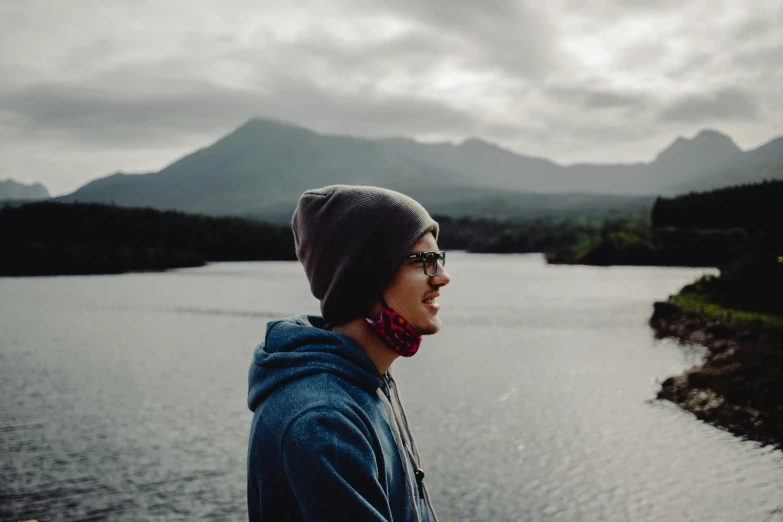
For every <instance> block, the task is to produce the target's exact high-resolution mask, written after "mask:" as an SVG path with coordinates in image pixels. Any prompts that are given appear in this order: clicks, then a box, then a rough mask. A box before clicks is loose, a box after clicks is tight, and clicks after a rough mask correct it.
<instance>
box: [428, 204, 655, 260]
mask: <svg viewBox="0 0 783 522" xmlns="http://www.w3.org/2000/svg"><path fill="white" fill-rule="evenodd" d="M435 219H436V220H437V221H438V223H439V224H440V227H441V235H440V238H439V241H438V243H439V245H440V246H441V248H444V249H450V250H467V251H469V252H478V253H530V252H544V253H546V254H550V255H554V254H555V253H556V252H559V251H562V250H564V249H569V248H584V249H589V247H590V245H591V244H592V243H593V242H595V241H596V240H597V239H600V238H602V237H609V236H610V235H612V234H614V233H631V234H640V235H641V234H645V233H647V231H648V230H649V228H650V217H649V212H645V211H642V212H613V213H596V214H587V215H581V216H575V217H561V218H541V219H532V220H524V221H514V220H496V219H490V218H471V217H460V218H453V217H448V216H435Z"/></svg>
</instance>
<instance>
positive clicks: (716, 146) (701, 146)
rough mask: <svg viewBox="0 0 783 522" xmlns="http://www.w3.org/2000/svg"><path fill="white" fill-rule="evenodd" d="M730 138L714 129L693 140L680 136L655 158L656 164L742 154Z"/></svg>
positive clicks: (699, 134) (703, 131) (703, 132)
mask: <svg viewBox="0 0 783 522" xmlns="http://www.w3.org/2000/svg"><path fill="white" fill-rule="evenodd" d="M741 151H742V149H740V148H739V147H738V146H737V144H736V143H734V140H732V139H731V138H730V137H729V136H727V135H725V134H723V133H720V132H718V131H716V130H712V129H704V130H701V131H700V132H699V133H698V134H697V135H696V136H694V137H693V138H690V139H689V138H684V137H682V136H678V137H677V139H676V140H674V142H673V143H672V144H671V145H669V146H668V147H666V148H665V149H664V150H662V151H661V152H660V153H659V154H658V156H657V157H656V158H655V162H656V163H680V162H681V161H682V160H683V159H684V158H685V157H688V156H704V155H714V156H717V157H721V158H727V157H728V156H730V155H732V154H734V153H736V152H741Z"/></svg>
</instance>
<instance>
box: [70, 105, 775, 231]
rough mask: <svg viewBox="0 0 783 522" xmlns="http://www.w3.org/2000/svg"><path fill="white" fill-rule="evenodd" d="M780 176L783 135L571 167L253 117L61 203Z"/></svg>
mask: <svg viewBox="0 0 783 522" xmlns="http://www.w3.org/2000/svg"><path fill="white" fill-rule="evenodd" d="M779 178H783V138H778V139H776V140H773V141H771V142H769V143H767V144H766V145H764V146H762V147H759V148H757V149H755V150H750V151H742V150H741V149H740V148H739V147H738V146H737V145H736V144H735V143H734V141H733V140H732V139H731V138H729V137H728V136H726V135H724V134H721V133H719V132H716V131H713V130H704V131H702V132H700V133H699V134H698V135H697V136H695V137H694V138H692V139H686V138H682V137H680V138H677V139H676V140H675V141H674V142H673V143H672V144H671V145H670V146H669V147H667V148H666V149H664V150H663V151H661V152H660V153H659V154H658V155H657V156H656V158H655V159H654V160H653V161H652V162H649V163H635V164H606V165H600V164H576V165H570V166H565V165H560V164H558V163H556V162H553V161H550V160H547V159H544V158H537V157H530V156H524V155H520V154H517V153H514V152H511V151H509V150H506V149H503V148H501V147H499V146H497V145H494V144H492V143H488V142H486V141H482V140H479V139H469V140H466V141H464V142H462V143H459V144H454V143H434V144H432V143H419V142H417V141H414V140H412V139H408V138H389V139H380V140H373V139H365V138H359V137H350V136H340V135H325V134H319V133H316V132H313V131H311V130H309V129H306V128H303V127H299V126H295V125H290V124H286V123H282V122H278V121H273V120H268V119H252V120H249V121H248V122H247V123H245V124H244V125H242V126H241V127H239V128H238V129H236V130H235V131H233V132H232V133H230V134H229V135H227V136H225V137H223V138H221V139H219V140H218V141H217V142H215V143H214V144H212V145H210V146H207V147H205V148H202V149H200V150H197V151H195V152H193V153H192V154H189V155H187V156H185V157H183V158H181V159H179V160H177V161H175V162H174V163H172V164H170V165H169V166H167V167H165V168H164V169H163V170H161V171H159V172H154V173H148V174H133V175H130V174H123V173H116V174H113V175H110V176H107V177H105V178H101V179H98V180H95V181H92V182H90V183H88V184H86V185H84V186H83V187H81V188H79V189H78V190H77V191H75V192H74V193H72V194H70V195H68V196H64V197H62V198H58V199H60V200H62V201H81V202H102V203H108V202H112V203H115V204H117V205H123V206H148V207H153V208H161V209H179V210H183V211H187V212H199V213H205V214H235V215H253V216H257V217H262V218H267V219H276V220H283V219H288V218H290V214H291V211H292V209H293V207H294V205H295V204H296V200H297V198H298V197H299V195H300V194H301V193H302V192H303V191H304V190H306V189H308V188H313V187H319V186H324V185H329V184H334V183H344V184H356V185H378V186H383V187H388V188H391V189H395V190H399V191H402V192H405V193H407V194H410V195H411V196H413V197H415V198H416V199H418V200H420V201H421V202H422V203H423V204H425V205H426V206H427V207H428V209H431V211H432V212H444V213H450V214H460V213H462V214H466V213H472V214H474V215H475V214H486V215H495V216H496V217H498V216H499V217H503V215H504V214H509V215H516V214H518V213H519V211H520V208H521V207H525V208H526V209H527V211H529V212H532V214H533V215H537V214H542V213H544V214H546V213H547V212H549V211H553V212H555V211H557V212H559V211H561V210H564V209H565V210H568V209H569V208H572V209H574V210H575V211H576V210H577V209H578V210H579V211H585V210H587V211H589V210H595V211H605V210H632V209H638V208H642V207H649V205H651V204H652V201H653V199H654V196H655V195H657V194H664V195H675V194H679V193H684V192H688V191H694V190H706V189H711V188H715V187H717V186H725V185H731V184H737V183H747V182H752V181H761V180H762V179H779Z"/></svg>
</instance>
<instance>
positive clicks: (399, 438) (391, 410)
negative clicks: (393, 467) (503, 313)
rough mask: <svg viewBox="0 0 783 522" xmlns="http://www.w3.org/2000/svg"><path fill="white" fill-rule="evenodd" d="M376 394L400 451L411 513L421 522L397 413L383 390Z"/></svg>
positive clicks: (417, 521)
mask: <svg viewBox="0 0 783 522" xmlns="http://www.w3.org/2000/svg"><path fill="white" fill-rule="evenodd" d="M376 394H377V395H378V397H379V398H380V399H381V402H382V403H383V406H384V407H385V408H386V414H387V415H388V416H389V421H390V422H389V423H390V424H391V429H392V435H394V442H395V443H396V444H397V451H399V452H400V460H402V466H403V469H404V471H405V477H406V481H407V482H408V491H409V493H410V497H411V503H412V504H413V513H414V515H415V516H416V522H421V516H420V515H419V508H418V502H417V501H416V493H415V490H416V488H415V487H414V485H413V484H412V483H411V481H410V476H411V475H410V462H409V459H408V458H407V457H406V456H405V453H406V451H405V446H404V444H403V442H402V435H401V433H400V428H399V426H398V425H397V415H395V413H394V407H393V406H392V404H391V402H390V401H389V399H387V398H386V395H385V394H384V393H383V391H382V390H381V389H380V388H378V389H377V390H376Z"/></svg>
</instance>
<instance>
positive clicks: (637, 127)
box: [0, 0, 783, 193]
mask: <svg viewBox="0 0 783 522" xmlns="http://www.w3.org/2000/svg"><path fill="white" fill-rule="evenodd" d="M311 4H312V3H306V2H293V1H292V2H287V3H280V2H258V1H250V0H223V1H219V2H218V1H216V0H191V1H189V2H184V1H182V2H175V1H172V2H153V1H130V0H127V1H119V2H112V3H106V2H98V1H93V0H73V1H71V2H58V3H53V2H48V1H44V0H32V1H28V2H26V3H19V2H8V3H6V4H4V5H2V6H0V44H2V46H1V47H0V49H3V50H2V51H0V76H2V77H3V78H4V79H7V80H4V81H3V82H2V83H0V139H2V143H3V147H2V148H0V178H3V177H13V178H16V179H19V180H23V181H33V180H40V181H42V182H44V183H45V184H46V185H47V186H49V187H50V188H51V189H52V191H53V192H55V193H63V192H68V191H70V190H73V189H75V188H76V187H77V186H79V185H81V184H82V183H84V182H86V181H87V180H89V179H91V178H95V177H99V176H102V175H105V174H107V173H109V172H112V171H115V170H125V171H149V170H156V169H159V168H161V167H162V166H163V165H165V164H166V163H169V162H171V161H173V160H175V159H177V157H178V156H180V155H182V154H185V153H187V152H189V151H191V150H193V149H195V148H197V147H200V146H204V145H206V144H208V143H210V142H211V141H214V140H215V139H217V138H218V137H220V136H221V135H222V134H224V133H227V132H229V131H230V130H232V129H233V128H234V127H237V126H239V125H240V124H242V123H243V122H244V121H245V120H247V119H248V118H250V117H253V116H267V117H272V118H277V119H281V120H286V121H290V122H293V123H297V124H301V125H305V126H308V127H311V128H314V129H316V130H319V131H322V132H335V133H347V134H354V135H361V136H370V137H378V136H390V135H408V136H415V137H418V138H420V139H425V140H446V139H448V140H462V139H465V138H467V137H470V136H478V137H481V138H482V139H485V140H490V141H496V142H498V143H500V144H501V145H503V146H506V147H508V148H511V149H514V150H516V151H518V152H521V153H525V154H531V155H536V156H545V157H549V158H552V159H554V160H556V161H561V162H573V161H604V162H612V161H633V160H645V159H650V158H651V157H653V156H654V155H655V154H656V153H657V152H658V151H659V150H660V149H661V148H662V147H664V146H666V145H667V144H668V143H669V142H671V141H672V140H673V139H674V138H675V137H676V136H677V135H678V134H685V135H692V134H694V133H696V132H697V131H698V130H699V129H701V128H704V127H710V128H717V129H719V130H721V131H723V132H726V133H729V134H731V135H732V137H733V138H734V139H735V140H736V141H737V142H738V143H739V144H740V145H741V146H744V147H750V146H756V145H758V144H760V143H761V142H763V141H765V140H766V139H769V138H771V137H773V136H776V135H779V134H782V133H783V122H781V121H780V118H779V117H776V115H779V114H783V94H781V90H780V89H779V88H778V86H779V85H781V82H783V72H782V71H783V68H782V67H780V64H782V63H783V32H781V31H780V30H779V27H780V23H781V21H783V4H781V3H780V2H778V1H777V0H767V1H765V0H759V1H758V2H754V3H753V8H752V9H751V8H749V7H744V6H743V5H742V4H741V3H737V2H708V1H707V0H695V1H692V2H687V3H683V2H675V1H672V0H659V1H652V2H650V1H647V2H636V1H632V2H628V1H621V0H614V1H609V2H607V1H603V0H601V1H599V0H580V1H578V2H577V1H576V0H553V1H551V2H546V3H543V2H532V1H525V0H522V1H508V0H488V1H486V2H481V3H477V2H472V3H455V2H451V1H446V0H432V1H429V2H410V1H404V2H403V1H393V2H389V1H381V0H364V1H359V0H329V1H324V2H319V3H317V7H313V6H312V5H311Z"/></svg>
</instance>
